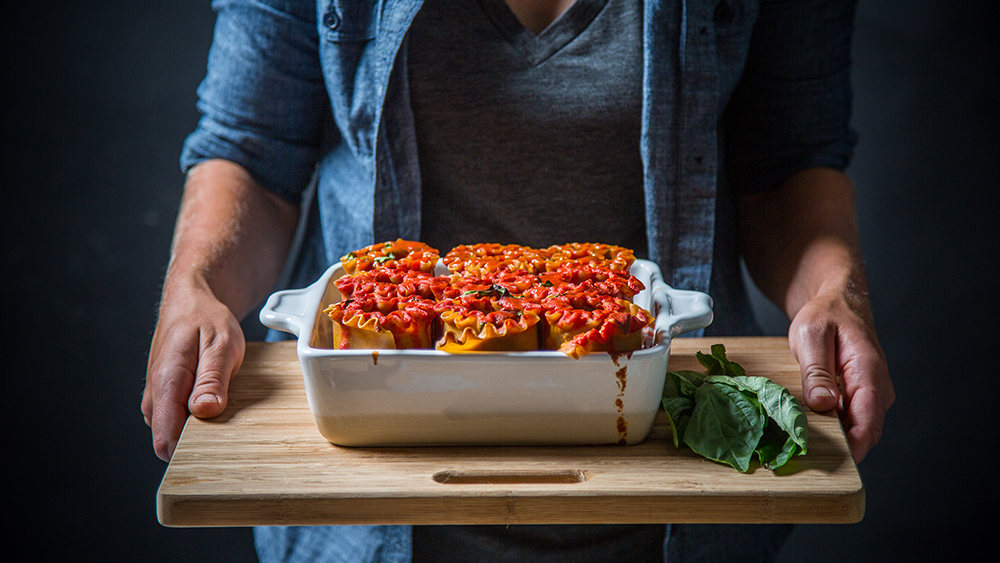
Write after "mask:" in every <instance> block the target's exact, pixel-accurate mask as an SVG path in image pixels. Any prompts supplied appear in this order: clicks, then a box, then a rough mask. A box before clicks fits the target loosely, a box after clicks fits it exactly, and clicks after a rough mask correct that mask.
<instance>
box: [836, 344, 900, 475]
mask: <svg viewBox="0 0 1000 563" xmlns="http://www.w3.org/2000/svg"><path fill="white" fill-rule="evenodd" d="M845 346H847V347H850V348H851V350H852V351H853V356H851V357H850V358H848V360H847V361H846V364H845V367H844V385H845V388H846V391H847V396H848V397H849V398H850V402H849V403H848V405H847V409H846V412H845V415H844V417H843V420H844V426H845V429H846V432H847V442H848V444H849V445H850V447H851V455H852V456H853V457H854V461H855V462H856V463H860V462H861V460H862V459H864V458H865V456H867V455H868V452H869V451H870V450H871V449H872V448H873V447H875V444H877V443H878V442H879V440H880V439H881V438H882V426H883V424H884V421H885V414H886V412H887V411H888V410H889V407H891V406H892V404H893V402H895V400H896V394H895V390H894V389H893V386H892V380H891V379H890V378H889V370H888V367H887V365H886V362H885V358H884V355H883V354H882V352H881V350H880V349H878V348H871V347H869V346H866V345H865V343H863V342H852V341H851V339H850V338H849V339H848V340H847V342H846V343H845Z"/></svg>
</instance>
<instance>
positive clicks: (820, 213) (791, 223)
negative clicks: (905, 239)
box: [738, 168, 869, 318]
mask: <svg viewBox="0 0 1000 563" xmlns="http://www.w3.org/2000/svg"><path fill="white" fill-rule="evenodd" d="M854 205H855V193H854V185H853V183H852V182H851V181H850V179H849V178H848V177H847V175H845V174H843V173H842V172H839V171H837V170H832V169H826V168H814V169H809V170H805V171H803V172H800V173H798V174H796V175H794V176H792V177H791V178H790V179H789V180H788V181H787V182H785V183H784V184H783V185H782V186H780V187H779V188H778V189H777V190H776V191H774V192H768V193H763V194H751V195H747V196H743V197H741V198H740V200H739V201H738V208H739V217H740V219H739V221H740V235H741V245H742V250H743V255H744V257H745V260H746V264H747V269H748V270H749V271H750V274H751V276H752V277H753V278H754V281H755V282H756V283H757V285H758V286H759V287H760V288H761V291H762V292H763V293H764V294H765V295H767V296H768V297H769V298H770V299H771V300H772V301H774V302H775V303H776V304H777V305H778V306H779V307H781V308H782V309H783V310H784V311H785V313H786V314H787V315H788V316H789V318H793V317H794V316H795V314H796V313H797V312H798V311H799V310H800V309H801V308H802V306H803V305H805V304H806V303H807V302H808V301H810V300H812V299H814V298H816V297H818V296H821V295H824V294H840V295H843V296H847V297H848V298H849V299H852V300H858V301H857V302H854V303H850V304H851V306H852V308H855V309H856V312H862V311H863V312H864V315H865V316H866V317H867V315H868V314H869V312H868V306H867V301H866V297H865V296H866V293H867V286H866V283H867V282H866V280H865V273H864V267H863V263H862V260H861V254H860V243H859V240H858V227H857V219H856V214H855V208H854ZM858 309H860V311H859V310H858Z"/></svg>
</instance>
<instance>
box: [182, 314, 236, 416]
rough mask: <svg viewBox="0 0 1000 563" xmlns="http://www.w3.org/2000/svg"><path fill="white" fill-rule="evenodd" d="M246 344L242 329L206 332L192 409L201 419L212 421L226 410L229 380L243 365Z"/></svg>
mask: <svg viewBox="0 0 1000 563" xmlns="http://www.w3.org/2000/svg"><path fill="white" fill-rule="evenodd" d="M245 349H246V342H245V340H244V338H243V333H242V331H240V330H239V328H237V329H236V331H235V332H233V331H231V330H229V331H222V332H215V331H210V330H209V331H204V332H202V334H201V353H200V357H199V358H198V369H197V371H196V372H195V380H194V387H193V388H192V389H191V395H190V398H189V399H188V410H189V411H190V412H191V414H193V415H194V416H197V417H198V418H212V417H214V416H218V415H220V414H222V412H223V411H224V410H226V404H227V402H228V399H229V381H230V379H232V376H233V374H235V373H236V371H237V370H239V368H240V365H241V364H242V363H243V354H244V352H245Z"/></svg>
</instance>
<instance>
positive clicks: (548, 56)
mask: <svg viewBox="0 0 1000 563" xmlns="http://www.w3.org/2000/svg"><path fill="white" fill-rule="evenodd" d="M642 66H643V65H642V4H641V2H640V1H638V0H576V2H575V3H574V4H573V5H572V6H570V7H569V8H568V9H567V11H566V12H564V13H563V14H562V15H561V16H560V17H559V18H558V19H556V21H554V22H553V23H552V24H551V25H549V27H548V28H546V29H545V30H544V31H543V32H542V33H540V34H539V35H538V36H535V35H534V34H533V33H532V32H530V31H529V30H528V29H526V28H525V27H524V26H522V25H521V23H520V22H519V21H518V20H517V18H516V16H515V15H514V14H513V12H511V10H510V8H509V7H508V6H507V4H506V3H505V2H504V0H459V1H455V0H426V1H425V2H424V5H423V7H422V8H421V10H420V12H419V13H418V14H417V16H416V19H415V21H414V23H413V26H412V27H411V28H410V34H409V36H408V47H407V70H408V74H409V86H410V100H411V104H412V107H413V114H414V119H415V125H416V132H417V151H418V158H419V162H420V178H421V192H422V202H421V203H422V210H421V213H422V222H423V227H422V232H421V239H422V240H423V241H424V242H427V243H428V244H431V245H432V246H435V247H436V248H438V249H441V250H447V249H449V248H451V247H453V246H455V245H458V244H468V243H476V242H499V243H505V244H511V243H515V244H526V245H529V246H535V247H544V246H548V245H550V244H559V243H567V242H603V243H607V244H617V245H622V246H626V247H629V248H632V249H634V250H635V251H636V253H637V254H638V255H639V256H644V255H646V234H645V226H646V221H645V211H644V205H643V202H644V195H643V173H642V163H641V160H640V154H639V137H640V128H641V117H642V115H641V114H642ZM664 533H665V526H663V525H642V526H637V525H600V526H598V525H587V526H575V525H566V526H447V527H438V526H429V527H427V526H416V527H414V531H413V542H414V544H413V549H414V562H415V563H416V562H420V563H424V562H429V561H533V562H556V561H574V562H577V563H580V562H587V561H594V562H602V563H603V562H605V561H631V562H635V563H643V562H647V561H661V560H662V549H663V537H664Z"/></svg>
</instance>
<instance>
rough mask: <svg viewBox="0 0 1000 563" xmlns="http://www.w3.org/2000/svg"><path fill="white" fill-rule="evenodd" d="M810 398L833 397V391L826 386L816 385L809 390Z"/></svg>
mask: <svg viewBox="0 0 1000 563" xmlns="http://www.w3.org/2000/svg"><path fill="white" fill-rule="evenodd" d="M809 398H810V399H812V400H814V401H815V400H820V399H832V398H833V392H832V391H830V390H829V389H827V388H826V387H814V388H813V390H812V391H810V392H809Z"/></svg>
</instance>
